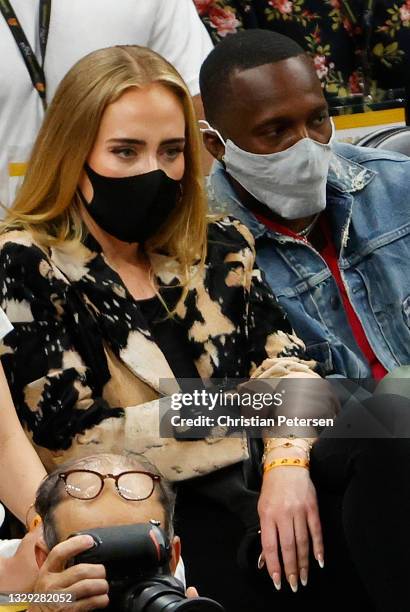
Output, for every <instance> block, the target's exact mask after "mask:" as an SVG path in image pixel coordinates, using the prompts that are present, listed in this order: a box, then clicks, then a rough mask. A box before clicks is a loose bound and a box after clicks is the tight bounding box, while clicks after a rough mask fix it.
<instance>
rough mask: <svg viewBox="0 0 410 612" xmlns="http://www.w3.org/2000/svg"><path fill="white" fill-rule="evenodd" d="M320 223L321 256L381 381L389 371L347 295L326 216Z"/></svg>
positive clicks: (286, 231)
mask: <svg viewBox="0 0 410 612" xmlns="http://www.w3.org/2000/svg"><path fill="white" fill-rule="evenodd" d="M255 216H256V217H257V219H258V220H259V221H260V222H261V223H263V224H264V225H266V227H269V229H271V230H273V231H275V232H278V233H280V234H284V235H285V236H291V237H292V238H295V239H296V240H301V241H302V242H308V240H307V239H306V238H302V237H301V236H299V235H298V234H295V233H294V232H292V230H290V229H289V228H287V227H285V226H283V225H280V224H279V223H275V222H274V221H271V220H270V219H267V218H266V217H264V216H263V215H260V214H257V215H255ZM319 223H320V227H321V230H322V232H323V236H324V238H325V245H324V247H323V248H322V249H321V250H320V255H321V256H322V257H323V259H324V260H325V262H326V264H327V266H328V268H329V270H330V271H331V273H332V275H333V278H334V280H335V282H336V284H337V287H338V289H339V293H340V295H341V296H342V300H343V306H344V309H345V312H346V316H347V319H348V321H349V324H350V327H351V328H352V332H353V335H354V338H355V340H356V342H357V344H358V346H359V348H360V350H361V351H362V353H363V355H364V357H365V358H366V359H367V361H368V363H369V366H370V369H371V371H372V376H373V378H375V379H376V380H380V379H381V378H383V376H385V375H386V374H387V370H386V369H385V368H384V366H383V365H382V364H381V363H380V361H379V360H378V359H377V357H376V355H375V353H374V351H373V349H372V347H371V346H370V344H369V341H368V339H367V336H366V334H365V331H364V329H363V326H362V324H361V322H360V320H359V317H358V316H357V314H356V312H355V310H354V308H353V306H352V304H351V303H350V300H349V296H348V295H347V291H346V287H345V284H344V282H343V279H342V275H341V273H340V269H339V263H338V257H337V253H336V249H335V246H334V244H333V241H332V236H331V233H330V229H329V224H328V222H327V220H326V217H325V215H321V216H320V218H319Z"/></svg>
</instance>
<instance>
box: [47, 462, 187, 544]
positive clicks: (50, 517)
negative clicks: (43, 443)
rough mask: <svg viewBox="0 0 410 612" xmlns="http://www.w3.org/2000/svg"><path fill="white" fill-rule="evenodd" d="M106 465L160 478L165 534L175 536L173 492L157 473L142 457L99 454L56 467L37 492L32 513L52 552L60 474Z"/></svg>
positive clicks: (60, 491)
mask: <svg viewBox="0 0 410 612" xmlns="http://www.w3.org/2000/svg"><path fill="white" fill-rule="evenodd" d="M99 460H102V461H108V462H111V463H116V464H117V463H120V464H121V466H122V467H124V469H128V470H130V469H131V470H132V469H141V468H142V469H143V470H146V471H147V472H151V473H152V474H157V475H158V476H160V477H161V480H160V481H159V482H158V485H157V486H158V492H159V496H158V498H159V502H160V504H161V505H162V507H163V508H164V513H165V525H164V530H165V532H166V534H167V536H168V537H169V538H170V540H172V538H173V535H174V529H173V525H174V512H175V492H174V489H173V487H172V485H171V484H170V483H169V482H168V481H167V480H165V479H164V477H163V476H162V475H161V473H160V472H159V471H158V469H157V468H156V467H155V466H154V465H153V464H152V463H151V462H150V461H148V459H147V458H146V457H144V455H138V454H124V455H114V454H108V453H101V454H98V455H92V456H90V457H83V458H81V459H75V460H73V461H69V462H68V463H65V464H64V465H61V466H59V467H58V468H57V469H56V470H54V472H52V473H51V474H49V475H48V476H47V477H46V478H45V479H44V480H43V482H42V483H41V485H40V487H39V488H38V490H37V495H36V501H35V509H36V512H37V513H38V514H39V515H40V516H41V520H42V522H43V536H44V541H45V543H46V544H47V546H48V549H49V550H51V549H52V548H53V547H54V546H55V545H56V544H58V535H57V529H56V525H55V521H54V511H55V509H56V507H57V506H58V504H59V503H60V502H61V501H62V499H63V492H64V483H63V481H62V480H61V478H60V477H59V476H60V474H62V473H63V472H66V471H67V470H68V469H70V470H71V469H75V468H87V466H89V464H91V463H92V464H95V463H96V462H97V461H99Z"/></svg>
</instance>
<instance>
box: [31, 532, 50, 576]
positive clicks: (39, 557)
mask: <svg viewBox="0 0 410 612" xmlns="http://www.w3.org/2000/svg"><path fill="white" fill-rule="evenodd" d="M49 552H50V551H49V550H48V546H47V544H46V543H45V541H44V537H43V534H42V533H40V534H39V537H38V539H37V542H36V543H35V544H34V554H35V556H36V561H37V565H38V568H39V569H40V567H41V566H42V565H43V563H44V561H45V560H46V559H47V557H48V555H49Z"/></svg>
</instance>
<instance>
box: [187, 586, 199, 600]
mask: <svg viewBox="0 0 410 612" xmlns="http://www.w3.org/2000/svg"><path fill="white" fill-rule="evenodd" d="M186 596H187V597H188V599H192V598H193V597H199V593H198V591H197V590H196V588H195V587H188V588H187V590H186Z"/></svg>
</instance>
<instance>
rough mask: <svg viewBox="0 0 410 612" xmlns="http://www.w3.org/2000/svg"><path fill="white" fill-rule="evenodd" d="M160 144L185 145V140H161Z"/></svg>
mask: <svg viewBox="0 0 410 612" xmlns="http://www.w3.org/2000/svg"><path fill="white" fill-rule="evenodd" d="M161 144H163V145H164V144H185V138H167V139H166V140H162V141H161Z"/></svg>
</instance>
